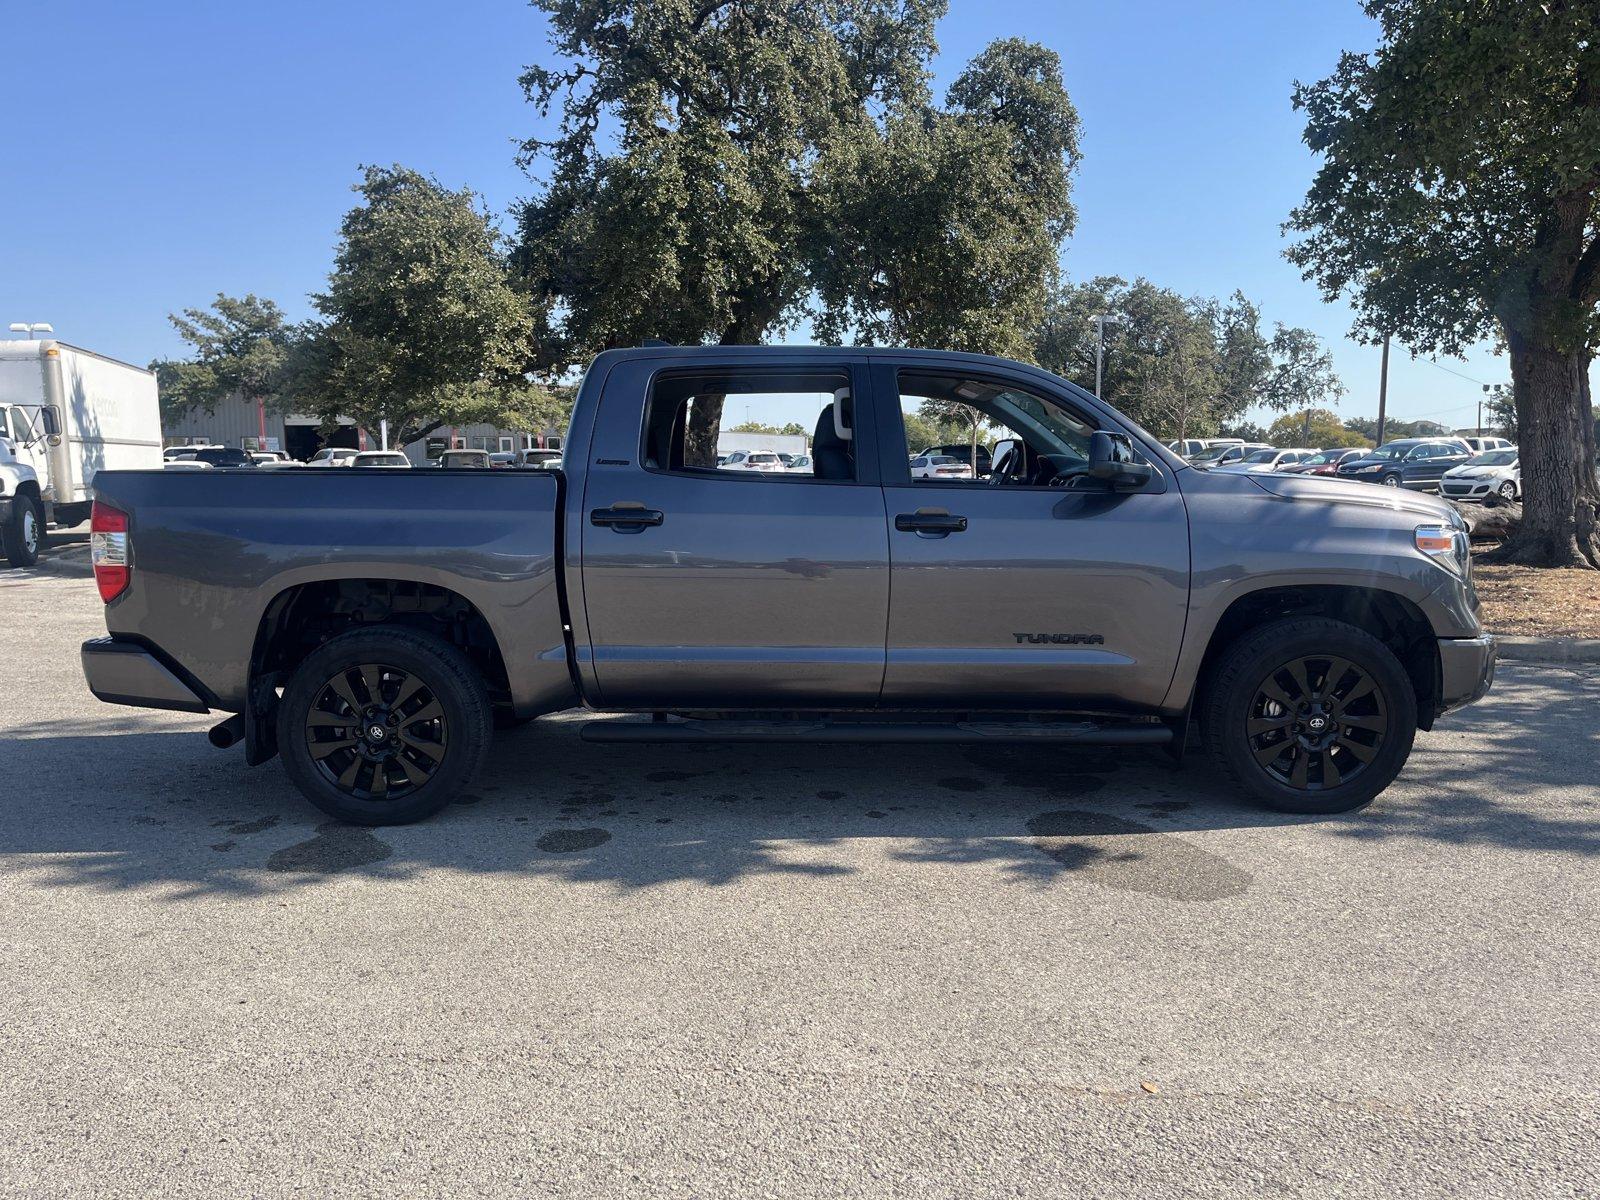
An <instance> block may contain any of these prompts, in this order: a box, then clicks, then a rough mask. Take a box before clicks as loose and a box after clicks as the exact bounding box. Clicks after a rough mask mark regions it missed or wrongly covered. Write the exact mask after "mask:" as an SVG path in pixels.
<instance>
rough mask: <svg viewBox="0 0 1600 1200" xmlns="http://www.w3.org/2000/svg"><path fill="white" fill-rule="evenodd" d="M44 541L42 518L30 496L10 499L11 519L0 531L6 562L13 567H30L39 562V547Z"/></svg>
mask: <svg viewBox="0 0 1600 1200" xmlns="http://www.w3.org/2000/svg"><path fill="white" fill-rule="evenodd" d="M43 541H44V518H43V517H42V516H41V515H40V513H39V503H38V501H36V500H35V499H34V498H33V497H32V496H28V495H22V496H14V497H12V499H11V519H10V520H9V521H7V522H6V524H5V528H4V529H0V542H4V543H5V552H6V561H7V562H8V563H10V564H11V565H12V566H13V567H31V566H33V564H34V563H36V562H38V561H39V546H40V544H41V543H42V542H43Z"/></svg>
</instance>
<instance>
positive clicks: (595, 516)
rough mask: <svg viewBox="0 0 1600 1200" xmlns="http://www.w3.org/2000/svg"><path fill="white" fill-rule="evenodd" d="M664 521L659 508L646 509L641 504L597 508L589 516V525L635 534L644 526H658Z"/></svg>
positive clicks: (664, 518)
mask: <svg viewBox="0 0 1600 1200" xmlns="http://www.w3.org/2000/svg"><path fill="white" fill-rule="evenodd" d="M664 520H666V517H665V516H664V515H663V514H662V512H661V510H660V509H659V508H646V507H645V506H644V505H642V504H627V503H624V504H613V505H612V506H611V507H610V508H597V509H595V510H593V511H592V512H591V513H590V514H589V524H591V525H599V526H601V527H603V528H606V529H620V530H631V531H633V532H635V533H637V532H638V531H639V530H641V529H644V528H645V527H646V526H650V525H659V524H661V522H662V521H664Z"/></svg>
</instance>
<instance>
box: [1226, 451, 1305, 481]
mask: <svg viewBox="0 0 1600 1200" xmlns="http://www.w3.org/2000/svg"><path fill="white" fill-rule="evenodd" d="M1316 454H1317V452H1316V451H1315V450H1312V449H1309V448H1305V449H1302V448H1295V449H1290V450H1279V449H1276V448H1274V447H1272V446H1268V447H1267V448H1266V449H1265V450H1255V451H1252V452H1251V453H1249V454H1246V455H1245V456H1244V457H1243V458H1242V459H1240V460H1239V461H1238V462H1232V463H1227V464H1225V465H1223V466H1219V467H1217V468H1216V469H1217V470H1218V471H1227V472H1229V473H1230V474H1238V475H1268V474H1271V473H1272V472H1273V471H1281V470H1282V469H1283V468H1284V467H1288V466H1293V465H1294V464H1295V463H1301V462H1304V461H1305V460H1306V459H1308V458H1315V457H1316Z"/></svg>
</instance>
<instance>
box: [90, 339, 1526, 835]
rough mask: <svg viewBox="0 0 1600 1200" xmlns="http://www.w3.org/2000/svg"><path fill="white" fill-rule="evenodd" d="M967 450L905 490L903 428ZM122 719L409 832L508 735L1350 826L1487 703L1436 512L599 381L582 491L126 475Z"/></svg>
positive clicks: (1461, 587) (707, 359)
mask: <svg viewBox="0 0 1600 1200" xmlns="http://www.w3.org/2000/svg"><path fill="white" fill-rule="evenodd" d="M930 402H938V403H943V404H946V405H948V404H949V403H957V404H961V405H965V406H967V407H968V408H970V409H973V410H976V411H977V412H978V413H980V414H981V415H982V418H983V423H984V427H985V429H986V430H987V432H986V433H985V435H984V439H983V448H984V449H985V450H986V451H987V455H986V458H987V463H986V469H984V470H983V471H982V472H981V473H979V474H978V475H977V476H976V477H974V476H973V475H972V473H970V472H969V473H966V474H965V475H963V476H962V477H958V478H949V479H946V478H930V479H919V478H913V477H912V475H911V471H910V468H909V465H908V464H909V452H910V451H914V450H915V449H916V447H915V446H909V447H908V445H907V436H906V427H907V422H906V421H905V420H903V416H905V415H908V414H913V413H917V412H920V411H922V410H923V408H924V406H925V405H928V404H929V403H930ZM757 406H759V407H761V409H762V411H771V412H776V413H779V414H780V415H781V414H788V415H790V416H791V417H792V416H793V415H794V414H796V413H799V414H802V415H803V416H804V417H805V419H806V420H807V421H808V422H814V430H815V432H814V435H813V438H812V442H811V448H812V452H811V465H810V467H809V468H808V469H805V470H803V471H798V472H797V471H771V472H766V471H754V470H730V469H726V468H719V467H718V465H717V455H716V442H717V436H718V431H719V430H720V429H721V428H722V427H723V425H722V422H723V414H724V413H725V412H730V411H731V412H733V413H743V412H746V411H749V410H751V409H753V408H754V407H757ZM95 487H96V507H95V514H94V519H93V526H92V528H93V547H94V559H95V570H96V576H97V580H98V584H99V587H100V591H101V595H102V597H103V598H104V600H105V601H106V610H105V611H106V624H107V627H108V629H109V631H110V636H109V637H107V638H100V639H96V640H94V641H91V642H88V643H86V644H85V645H84V647H83V667H84V672H85V674H86V675H87V677H88V681H89V686H90V688H91V690H92V691H93V692H94V694H95V695H96V696H98V697H100V699H102V700H105V701H109V702H111V703H116V704H133V705H144V706H148V707H156V708H170V709H179V710H183V711H187V712H197V713H203V712H208V711H212V710H216V711H220V712H221V713H224V714H232V715H230V716H228V717H227V718H226V719H225V720H223V721H222V722H221V723H220V724H219V725H217V726H216V727H215V728H214V729H213V730H212V731H211V740H212V742H213V743H214V744H216V745H218V746H222V747H227V746H231V745H233V744H234V743H236V742H239V741H242V742H243V743H244V745H245V754H246V757H247V761H249V762H250V763H251V764H256V763H261V762H264V761H266V760H268V759H270V758H271V757H273V756H274V755H278V754H281V755H282V756H283V759H284V762H285V765H286V767H287V770H288V772H289V775H290V777H291V778H292V779H293V780H294V782H295V783H296V784H297V785H298V786H299V787H300V789H301V790H302V791H303V792H304V793H305V795H306V796H307V797H308V798H309V799H310V800H311V802H312V803H313V804H315V805H317V807H319V808H321V809H322V810H324V811H325V812H327V813H329V814H332V815H333V816H335V817H338V818H341V819H343V820H347V821H352V822H360V823H366V824H388V823H394V822H403V821H413V820H417V819H419V818H422V817H425V816H428V815H429V814H431V813H433V812H436V811H437V810H438V809H439V808H440V807H442V806H443V805H445V804H446V803H448V802H449V800H450V799H451V797H452V796H453V795H454V794H455V793H457V792H458V791H460V790H461V789H462V788H463V787H465V786H466V785H467V784H468V782H469V781H470V780H471V778H472V777H473V774H474V773H475V772H476V771H477V770H478V769H479V767H480V765H481V764H482V762H483V760H484V758H485V756H486V755H487V754H488V753H489V750H490V744H491V741H492V738H493V730H494V729H495V728H496V727H497V726H505V725H509V724H515V723H517V722H521V721H526V720H530V719H532V718H534V717H537V716H540V715H541V714H545V713H554V712H560V711H563V710H568V709H573V708H582V707H586V708H590V709H598V710H604V711H606V712H608V713H620V714H626V713H632V714H637V715H634V716H617V717H610V718H606V719H599V720H594V721H590V722H588V723H586V724H585V725H584V727H583V736H584V737H585V738H586V739H588V740H590V741H601V742H683V741H708V740H727V741H769V742H869V741H872V742H939V743H956V742H967V743H983V744H1012V745H1022V746H1029V747H1033V753H1035V754H1037V755H1039V756H1046V755H1049V754H1050V753H1051V752H1052V750H1054V749H1055V748H1057V747H1059V746H1073V745H1080V746H1081V745H1088V744H1097V745H1120V746H1151V747H1164V748H1166V750H1167V751H1168V752H1169V753H1171V754H1173V755H1175V756H1178V757H1181V756H1182V753H1183V749H1184V746H1185V742H1186V740H1187V738H1188V734H1189V730H1190V725H1191V722H1193V723H1195V724H1197V726H1198V728H1199V731H1200V733H1201V735H1202V737H1203V740H1204V742H1205V743H1206V746H1207V748H1208V750H1209V751H1210V753H1211V755H1212V756H1213V757H1214V759H1215V760H1216V762H1217V763H1218V765H1219V766H1220V767H1221V768H1222V769H1223V770H1224V771H1225V772H1226V773H1227V774H1228V775H1229V776H1231V777H1232V779H1233V780H1234V781H1236V783H1237V784H1238V785H1239V786H1240V787H1241V788H1242V789H1243V790H1244V791H1246V792H1248V793H1250V794H1251V795H1253V796H1255V797H1257V798H1258V799H1260V800H1262V801H1265V802H1266V803H1268V804H1270V805H1273V806H1275V807H1277V808H1280V809H1284V810H1287V811H1291V812H1301V813H1305V812H1318V813H1321V812H1339V811H1345V810H1348V809H1352V808H1356V807H1358V806H1360V805H1363V804H1366V803H1367V802H1369V801H1370V800H1371V799H1372V798H1373V797H1374V796H1376V795H1377V794H1378V793H1379V792H1381V791H1382V790H1383V789H1384V788H1385V787H1386V786H1388V784H1389V783H1390V781H1391V780H1393V779H1394V778H1395V776H1396V775H1397V774H1398V773H1399V771H1400V769H1401V767H1402V766H1403V765H1404V763H1405V761H1406V758H1407V756H1408V755H1409V753H1410V751H1411V745H1412V739H1413V736H1414V734H1415V731H1416V730H1417V729H1418V728H1419V727H1420V728H1424V729H1426V728H1429V727H1431V726H1432V724H1433V722H1434V719H1435V718H1436V717H1437V716H1439V714H1441V713H1443V712H1445V711H1446V710H1448V709H1452V708H1455V707H1457V706H1459V705H1463V704H1466V703H1469V702H1470V701H1472V700H1475V699H1477V698H1478V697H1480V696H1482V695H1483V694H1484V692H1485V691H1486V690H1487V689H1488V687H1489V685H1490V682H1491V680H1492V678H1493V673H1494V662H1495V643H1494V639H1493V638H1492V637H1490V636H1489V635H1487V634H1485V633H1484V631H1483V629H1482V628H1481V626H1480V625H1479V623H1478V619H1477V607H1478V604H1477V597H1476V594H1475V592H1474V589H1473V582H1472V573H1471V564H1470V559H1469V556H1468V553H1467V541H1466V534H1465V532H1464V530H1463V527H1462V524H1461V522H1460V520H1459V518H1458V517H1457V516H1456V514H1455V513H1454V511H1453V510H1452V509H1451V508H1450V507H1449V506H1448V505H1446V504H1444V503H1442V502H1440V501H1438V500H1434V499H1431V498H1428V497H1424V496H1418V495H1414V494H1411V493H1408V492H1405V491H1395V490H1390V489H1387V488H1375V487H1370V486H1366V485H1362V484H1356V483H1349V482H1341V481H1337V480H1326V479H1319V478H1312V477H1306V476H1282V475H1235V474H1222V473H1210V472H1206V471H1203V470H1197V469H1194V468H1192V467H1189V466H1187V465H1186V464H1185V463H1184V462H1183V460H1182V459H1180V458H1177V457H1176V456H1174V455H1173V454H1172V453H1171V452H1170V451H1169V450H1167V449H1166V447H1164V446H1163V445H1162V444H1161V443H1160V442H1158V441H1156V440H1155V439H1154V438H1152V437H1151V436H1150V435H1149V434H1147V433H1146V432H1145V431H1143V430H1142V429H1140V428H1138V427H1137V426H1136V425H1135V424H1133V423H1132V422H1130V421H1128V420H1127V419H1126V418H1124V417H1123V416H1121V415H1120V414H1118V413H1117V412H1115V411H1114V410H1112V409H1110V408H1109V407H1107V406H1106V405H1105V404H1103V403H1101V402H1100V401H1099V400H1097V399H1096V398H1095V397H1094V396H1092V395H1090V394H1088V393H1087V392H1085V391H1083V390H1082V389H1080V388H1077V387H1075V386H1073V385H1072V384H1070V383H1067V382H1065V381H1064V380H1062V379H1059V378H1057V377H1055V376H1053V375H1050V374H1047V373H1046V372H1043V371H1040V370H1037V369H1035V368H1033V367H1028V366H1024V365H1021V364H1018V363H1014V362H1007V361H1004V360H1001V359H995V358H987V357H982V356H977V355H966V354H948V353H935V352H928V351H908V350H877V349H827V348H793V349H791V348H786V347H711V348H692V349H691V348H670V347H668V348H656V347H647V348H641V349H629V350H615V351H608V352H607V353H604V354H602V355H601V356H600V357H599V358H598V359H596V360H595V362H594V364H593V365H592V367H591V368H590V370H589V372H588V374H587V375H586V377H585V379H584V381H583V384H582V387H581V388H580V390H579V393H578V397H577V402H576V407H575V409H574V411H573V416H572V424H571V429H570V431H569V433H568V438H567V441H566V443H565V461H564V466H563V468H562V470H560V471H465V470H463V471H452V470H448V469H444V470H435V471H383V470H370V471H369V470H361V469H359V468H356V469H351V470H344V471H315V472H313V471H304V472H296V471H227V470H213V471H196V472H192V473H191V472H184V473H179V472H165V473H163V472H161V471H104V472H101V474H100V475H99V476H97V477H96V480H95Z"/></svg>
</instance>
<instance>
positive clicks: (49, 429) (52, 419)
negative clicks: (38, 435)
mask: <svg viewBox="0 0 1600 1200" xmlns="http://www.w3.org/2000/svg"><path fill="white" fill-rule="evenodd" d="M39 416H40V418H41V419H42V420H43V421H44V435H45V437H53V438H56V437H60V436H61V410H60V409H59V408H57V407H56V406H55V405H54V404H47V405H45V406H44V407H43V408H41V409H40V410H39Z"/></svg>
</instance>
